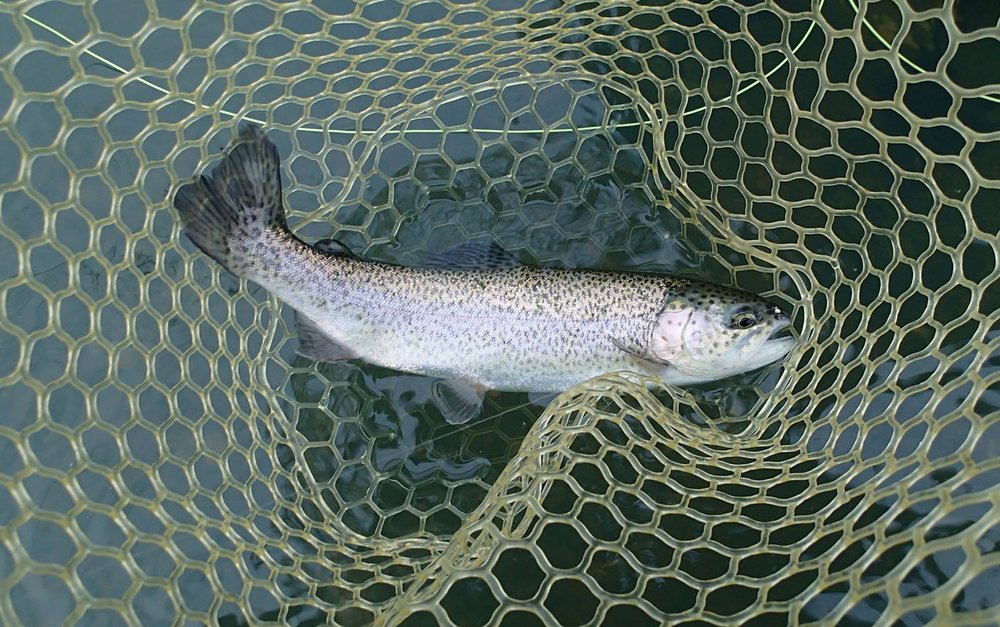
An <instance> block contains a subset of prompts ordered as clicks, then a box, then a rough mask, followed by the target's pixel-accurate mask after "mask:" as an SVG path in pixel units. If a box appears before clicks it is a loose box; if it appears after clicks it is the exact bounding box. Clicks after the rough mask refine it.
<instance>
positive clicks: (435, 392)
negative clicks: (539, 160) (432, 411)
mask: <svg viewBox="0 0 1000 627" xmlns="http://www.w3.org/2000/svg"><path fill="white" fill-rule="evenodd" d="M484 396H486V388H485V387H484V386H483V385H482V384H480V383H478V382H475V381H466V380H463V379H442V380H440V381H435V382H434V384H433V385H432V386H431V397H432V398H433V399H434V402H435V404H437V406H438V408H439V409H440V410H441V413H442V414H444V419H445V420H447V421H448V423H449V424H453V425H460V424H463V423H466V422H469V421H470V420H472V419H473V418H475V417H476V416H478V415H479V413H480V412H481V411H482V409H483V397H484Z"/></svg>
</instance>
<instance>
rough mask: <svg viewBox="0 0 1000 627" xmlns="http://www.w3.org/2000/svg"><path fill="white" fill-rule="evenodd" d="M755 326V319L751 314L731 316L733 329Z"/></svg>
mask: <svg viewBox="0 0 1000 627" xmlns="http://www.w3.org/2000/svg"><path fill="white" fill-rule="evenodd" d="M755 324H757V317H756V316H754V315H753V314H752V313H746V312H744V313H738V314H736V315H735V316H733V327H736V328H740V329H749V328H750V327H752V326H753V325H755Z"/></svg>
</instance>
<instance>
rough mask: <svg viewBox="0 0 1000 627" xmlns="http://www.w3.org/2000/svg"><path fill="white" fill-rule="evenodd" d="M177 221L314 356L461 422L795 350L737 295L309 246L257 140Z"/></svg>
mask: <svg viewBox="0 0 1000 627" xmlns="http://www.w3.org/2000/svg"><path fill="white" fill-rule="evenodd" d="M174 207H175V208H176V210H177V212H178V213H179V214H180V217H181V220H182V222H183V225H184V232H185V234H186V235H187V237H188V238H189V239H190V240H191V241H192V242H193V243H194V244H195V245H196V246H197V247H198V248H200V249H201V250H202V251H204V252H205V253H206V254H207V255H209V256H210V257H212V258H213V259H214V260H216V261H217V262H219V263H220V264H222V265H223V266H224V267H225V268H226V269H228V270H229V271H230V272H232V273H233V274H235V275H237V276H241V277H245V278H247V279H250V280H252V281H254V282H256V283H258V284H260V285H261V286H263V287H264V288H265V289H267V290H268V291H270V292H272V293H273V294H274V295H275V296H277V297H278V298H279V299H281V300H282V301H284V302H285V303H286V304H288V305H289V306H291V307H293V308H295V309H296V311H297V312H298V332H299V337H300V352H301V353H302V354H303V355H304V356H306V357H309V358H312V359H315V360H318V361H338V360H344V359H360V360H363V361H366V362H369V363H372V364H377V365H380V366H385V367H388V368H393V369H396V370H402V371H406V372H412V373H418V374H423V375H428V376H433V377H440V378H441V379H444V380H447V381H448V384H447V386H446V388H442V389H448V390H450V392H448V393H442V395H441V396H442V399H444V400H445V402H446V404H448V405H450V406H452V407H455V408H459V409H456V410H455V411H452V412H450V413H451V414H452V415H451V416H450V417H449V420H452V419H454V420H453V421H455V422H460V421H463V420H466V419H468V418H469V417H471V415H474V414H475V408H478V405H479V402H480V401H481V398H482V394H483V393H484V392H485V391H486V390H490V389H493V390H506V391H526V392H558V391H562V390H566V389H568V388H570V387H572V386H573V385H575V384H577V383H580V382H582V381H586V380H587V379H590V378H592V377H595V376H597V375H600V374H604V373H608V372H615V371H622V372H626V373H628V372H633V373H646V374H651V375H654V376H656V377H658V378H659V379H660V380H661V381H663V382H664V383H665V384H673V385H685V384H692V383H699V382H704V381H712V380H716V379H720V378H723V377H727V376H730V375H733V374H736V373H739V372H744V371H747V370H753V369H756V368H759V367H761V366H764V365H767V364H770V363H772V362H774V361H777V360H779V359H781V358H782V357H784V356H785V355H786V354H787V353H788V351H789V350H790V349H791V348H792V346H793V343H794V340H793V339H792V338H791V337H788V335H789V334H788V332H787V331H786V328H787V327H788V325H789V319H788V317H787V316H786V315H785V314H783V313H782V311H781V310H780V309H779V308H778V307H776V306H775V305H773V304H770V303H768V302H767V301H766V300H764V299H763V298H760V297H758V296H755V295H753V294H749V293H746V292H742V291H739V290H736V289H732V288H729V287H722V286H718V285H712V284H707V283H699V282H695V281H690V280H687V279H681V278H674V277H669V276H656V275H643V274H625V273H616V272H599V271H591V270H560V269H544V268H536V267H528V266H524V265H520V264H518V263H516V261H515V260H514V259H513V258H512V257H511V256H510V255H509V254H506V253H504V252H503V251H502V250H499V249H498V248H496V247H494V248H493V249H491V250H489V251H486V252H485V253H481V254H477V253H473V254H471V255H470V254H469V251H468V250H466V251H464V253H465V257H466V259H465V261H464V262H462V263H461V264H459V265H460V267H402V266H397V265H392V264H388V263H378V262H372V261H364V260H362V259H359V258H358V257H356V256H354V255H353V254H351V252H350V251H349V250H347V248H346V247H344V246H342V245H339V244H337V243H336V242H332V241H331V243H330V244H328V245H326V246H323V247H316V246H310V245H308V244H306V243H305V242H303V241H302V240H300V239H298V238H297V237H295V235H293V234H292V233H291V232H290V231H289V230H288V227H287V225H286V223H285V217H284V208H283V205H282V189H281V179H280V175H279V158H278V151H277V148H276V147H275V146H274V144H273V143H271V142H270V141H269V140H268V139H267V138H266V137H265V135H264V133H263V131H261V130H260V128H259V127H256V126H250V125H245V126H244V127H243V128H242V129H241V131H240V134H239V137H238V138H237V140H236V141H235V142H234V144H233V145H232V146H231V147H230V148H229V149H228V151H227V154H226V156H225V157H224V158H223V160H222V162H221V163H220V164H218V165H217V166H216V167H215V168H214V169H213V170H212V173H211V176H201V177H199V178H197V179H196V180H194V181H193V182H191V183H188V184H186V185H183V186H182V187H180V188H179V189H178V190H177V192H176V195H175V197H174ZM470 257H471V258H472V259H471V261H470ZM437 265H440V264H437ZM470 265H474V266H476V267H468V266H470ZM448 399H450V400H448ZM466 408H473V409H471V410H470V409H466ZM446 413H449V412H446Z"/></svg>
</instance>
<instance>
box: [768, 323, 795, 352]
mask: <svg viewBox="0 0 1000 627" xmlns="http://www.w3.org/2000/svg"><path fill="white" fill-rule="evenodd" d="M795 341H796V337H795V333H793V332H792V325H791V321H789V320H787V319H786V320H781V321H779V322H778V324H777V325H776V326H775V328H774V329H772V330H771V332H770V333H769V334H768V336H767V338H766V339H765V340H764V342H763V344H762V348H763V347H767V348H768V349H773V350H776V351H778V352H779V353H780V355H786V354H788V353H789V352H790V351H791V350H792V347H793V346H795Z"/></svg>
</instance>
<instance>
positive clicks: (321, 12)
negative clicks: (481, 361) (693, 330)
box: [0, 0, 1000, 625]
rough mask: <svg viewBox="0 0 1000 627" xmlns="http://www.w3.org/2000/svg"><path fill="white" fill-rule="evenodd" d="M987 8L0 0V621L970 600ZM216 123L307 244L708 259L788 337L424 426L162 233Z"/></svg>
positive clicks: (994, 435)
mask: <svg viewBox="0 0 1000 627" xmlns="http://www.w3.org/2000/svg"><path fill="white" fill-rule="evenodd" d="M996 7H997V5H996V4H995V3H990V2H972V1H966V0H920V1H917V0H882V1H881V2H864V1H855V0H825V1H819V0H814V1H812V2H810V1H808V0H782V1H781V2H754V1H751V0H747V1H744V2H739V3H734V2H721V1H720V2H711V1H706V2H673V3H670V2H664V3H659V2H652V1H645V0H637V1H635V2H553V1H543V2H534V3H520V2H514V1H501V0H497V1H490V2H461V3H460V2H454V3H449V2H435V3H430V2H393V1H384V2H377V3H358V4H357V5H355V4H352V3H349V2H347V0H326V1H317V2H314V3H311V4H310V5H307V4H306V3H298V2H284V3H281V2H263V1H262V2H253V3H247V2H234V3H213V2H173V1H171V2H154V1H153V0H148V1H147V2H145V3H142V2H131V1H129V2H126V1H125V0H120V1H109V0H97V1H96V2H87V3H68V2H5V3H3V4H2V5H0V76H2V80H0V305H2V315H0V386H2V388H0V400H2V404H0V525H2V527H0V622H2V623H4V624H10V625H15V624H26V625H29V624H57V623H59V622H70V623H72V622H81V623H84V624H100V625H114V624H169V623H178V624H179V623H182V622H185V623H188V622H194V623H217V624H227V625H232V624H244V623H253V624H257V623H261V622H270V621H274V622H279V623H291V624H323V623H335V624H342V625H357V624H367V623H371V622H378V623H385V624H403V623H405V624H408V625H426V624H434V623H440V624H451V623H455V624H461V625H478V624H487V623H494V624H497V623H503V624H511V625H515V624H516V625H529V624H565V625H582V624H594V623H601V622H603V623H606V624H611V625H622V624H630V625H631V624H635V625H644V624H660V623H663V622H683V621H686V620H691V621H694V620H696V619H700V620H701V621H702V623H701V624H704V623H711V624H717V623H741V624H765V623H766V624H776V623H782V622H810V621H821V620H822V621H839V620H844V621H848V622H856V623H870V622H874V621H879V622H883V623H891V622H895V621H897V620H898V621H901V624H918V623H923V622H928V621H932V620H940V621H942V622H946V623H948V624H959V623H963V622H964V623H970V624H983V623H990V622H992V621H993V620H995V617H996V615H997V611H998V609H997V607H998V604H1000V592H998V587H997V585H996V581H997V580H998V577H1000V552H998V547H1000V511H998V508H1000V500H998V494H1000V413H998V405H1000V394H998V393H1000V350H998V349H1000V339H998V338H1000V324H998V322H997V319H998V318H997V313H996V312H997V310H998V308H1000V281H998V276H1000V271H998V267H997V258H998V240H997V232H998V230H1000V211H998V206H1000V166H998V164H1000V108H998V104H997V103H998V100H997V94H998V93H1000V90H998V89H997V84H998V83H1000V74H998V67H1000V66H998V65H997V63H996V62H995V60H996V59H997V58H1000V44H998V40H997V34H998V31H997V12H998V9H997V8H996ZM238 120H256V121H258V122H260V123H262V124H263V125H264V126H265V128H266V129H267V130H268V133H269V136H270V137H271V138H272V139H273V140H274V141H275V142H276V143H277V144H278V146H279V150H280V152H281V155H282V159H283V173H284V178H285V187H286V193H287V203H286V204H287V205H288V207H289V222H290V224H291V225H292V228H293V230H295V231H296V232H297V233H298V234H299V235H300V236H302V237H303V238H305V239H307V240H309V241H313V240H315V239H319V238H323V237H330V236H334V237H337V238H338V239H340V240H341V241H343V242H344V243H345V244H347V245H348V246H349V247H351V248H352V249H353V250H354V251H355V252H356V253H358V254H360V255H363V256H365V257H367V258H370V259H380V260H385V261H392V262H397V263H407V264H409V263H419V262H420V260H421V259H422V258H426V255H428V254H433V253H435V252H439V251H441V250H443V249H445V248H448V247H450V246H454V245H456V244H460V243H462V242H465V241H469V240H475V239H476V238H482V237H489V238H492V239H494V240H496V241H498V242H499V243H501V244H502V245H503V246H504V247H505V248H507V249H508V250H511V251H512V252H514V253H515V254H517V255H518V256H519V257H520V258H521V259H522V260H524V261H526V262H529V263H536V264H542V265H549V266H568V267H601V268H606V269H617V270H637V271H650V272H675V273H679V274H684V275H688V276H698V277H704V278H707V279H709V280H712V281H716V282H720V283H727V284H735V285H738V286H740V287H742V288H744V289H748V290H751V291H755V292H758V293H762V294H767V295H769V296H770V297H772V298H774V299H775V300H776V301H778V302H783V303H785V304H786V305H787V306H788V307H789V308H790V309H791V310H792V311H793V312H794V314H793V315H794V320H795V327H796V329H797V332H798V334H799V335H800V337H801V343H800V345H799V346H798V347H797V348H796V349H795V350H794V351H793V353H792V354H791V355H790V356H789V358H788V360H787V361H786V362H784V363H783V364H777V365H775V366H774V367H771V368H768V369H765V370H764V371H762V372H758V373H751V374H748V375H744V376H742V377H737V378H735V379H730V380H728V381H725V382H721V383H717V384H709V385H703V386H696V387H693V388H690V389H686V390H653V391H647V390H646V389H644V388H642V387H638V386H636V385H634V384H628V383H626V382H624V381H622V380H620V379H617V378H616V377H615V376H614V375H609V376H606V377H603V378H601V379H598V380H595V381H592V382H589V383H587V384H584V385H581V386H579V387H577V388H575V389H573V390H570V391H568V392H566V393H564V394H562V395H560V396H558V397H557V398H554V399H553V398H534V397H528V396H527V395H525V394H500V395H495V396H490V397H488V399H487V402H486V406H485V409H484V412H483V415H482V417H481V418H480V419H479V420H478V421H476V422H474V423H472V424H469V425H466V426H462V427H455V426H452V425H449V424H448V423H446V422H445V421H444V419H443V418H442V416H441V415H440V412H438V411H437V410H436V409H435V406H434V404H433V402H432V399H431V398H430V395H429V386H428V382H427V381H426V380H424V379H423V378H421V377H415V376H408V375H403V374H401V373H396V372H391V371H388V370H383V369H379V368H374V367H371V366H366V365H364V364H358V363H354V362H347V363H341V364H333V365H330V364H320V365H317V364H315V363H313V362H310V361H308V360H305V359H303V358H301V357H298V356H297V355H296V350H295V349H296V339H295V332H294V328H293V326H292V321H293V318H292V312H290V311H288V310H287V309H286V308H282V307H281V306H280V303H279V302H278V301H277V300H276V299H275V298H274V297H273V296H271V295H269V294H267V293H266V292H264V291H263V290H261V289H260V288H259V287H257V286H255V285H253V284H251V283H246V282H243V281H240V280H238V279H235V278H233V277H232V276H230V275H228V274H227V273H225V272H224V271H222V270H221V269H220V268H219V267H218V266H217V265H215V264H214V263H213V262H212V261H211V260H209V259H208V258H207V257H206V256H204V255H203V254H201V253H200V252H198V251H196V250H195V249H194V248H193V247H192V246H191V245H190V243H189V242H187V241H186V240H184V239H183V238H182V237H181V235H180V231H179V225H178V223H177V218H176V214H175V213H174V212H173V210H172V209H171V207H170V205H169V195H170V192H171V190H172V189H174V188H175V186H176V185H178V184H180V183H182V182H184V181H186V180H189V178H190V177H191V176H192V175H194V174H195V173H196V172H200V171H201V169H202V168H203V167H205V166H206V165H207V164H209V163H210V162H211V161H213V160H214V159H216V158H217V157H218V153H219V151H220V150H221V149H222V148H223V147H224V146H225V145H226V144H227V143H228V142H229V141H230V139H231V138H232V136H233V132H234V129H235V127H236V123H237V121H238Z"/></svg>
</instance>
